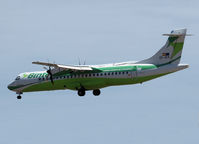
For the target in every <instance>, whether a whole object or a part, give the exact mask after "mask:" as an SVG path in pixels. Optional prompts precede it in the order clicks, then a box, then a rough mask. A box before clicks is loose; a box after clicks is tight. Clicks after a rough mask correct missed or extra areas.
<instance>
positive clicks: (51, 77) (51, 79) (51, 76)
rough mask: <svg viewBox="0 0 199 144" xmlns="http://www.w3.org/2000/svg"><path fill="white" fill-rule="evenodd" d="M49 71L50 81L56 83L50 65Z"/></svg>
mask: <svg viewBox="0 0 199 144" xmlns="http://www.w3.org/2000/svg"><path fill="white" fill-rule="evenodd" d="M46 72H47V73H48V75H50V81H51V83H52V84H53V85H54V81H53V75H52V73H51V68H50V67H49V70H47V71H46Z"/></svg>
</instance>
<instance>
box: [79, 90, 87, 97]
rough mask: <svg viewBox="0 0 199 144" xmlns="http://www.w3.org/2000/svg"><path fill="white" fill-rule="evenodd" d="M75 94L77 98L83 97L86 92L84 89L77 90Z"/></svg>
mask: <svg viewBox="0 0 199 144" xmlns="http://www.w3.org/2000/svg"><path fill="white" fill-rule="evenodd" d="M77 93H78V95H79V96H84V95H85V94H86V91H85V89H79V90H78V92H77Z"/></svg>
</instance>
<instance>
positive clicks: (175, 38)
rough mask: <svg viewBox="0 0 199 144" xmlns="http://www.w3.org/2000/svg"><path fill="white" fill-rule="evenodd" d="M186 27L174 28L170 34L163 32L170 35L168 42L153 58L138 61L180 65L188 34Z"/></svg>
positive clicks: (159, 64) (160, 64)
mask: <svg viewBox="0 0 199 144" xmlns="http://www.w3.org/2000/svg"><path fill="white" fill-rule="evenodd" d="M186 31H187V30H186V29H180V30H173V31H171V33H170V34H163V35H164V36H169V38H168V40H167V42H166V44H165V45H164V46H163V47H162V48H161V49H160V50H159V51H158V52H157V53H156V54H155V55H153V56H152V57H151V58H149V59H145V60H142V61H139V62H138V63H150V64H155V65H157V66H163V65H166V64H174V65H178V64H179V63H180V59H181V54H182V49H183V45H184V40H185V36H186V35H187V34H186Z"/></svg>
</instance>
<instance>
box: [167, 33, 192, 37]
mask: <svg viewBox="0 0 199 144" xmlns="http://www.w3.org/2000/svg"><path fill="white" fill-rule="evenodd" d="M163 36H170V37H176V36H193V35H192V34H172V33H171V34H163Z"/></svg>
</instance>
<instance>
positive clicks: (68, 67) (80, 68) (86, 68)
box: [32, 61, 93, 71]
mask: <svg viewBox="0 0 199 144" xmlns="http://www.w3.org/2000/svg"><path fill="white" fill-rule="evenodd" d="M32 64H38V65H44V66H50V67H54V68H62V69H65V70H71V71H92V70H93V69H92V68H91V67H89V66H81V65H80V66H72V65H60V64H53V63H46V62H39V61H37V62H32Z"/></svg>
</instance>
